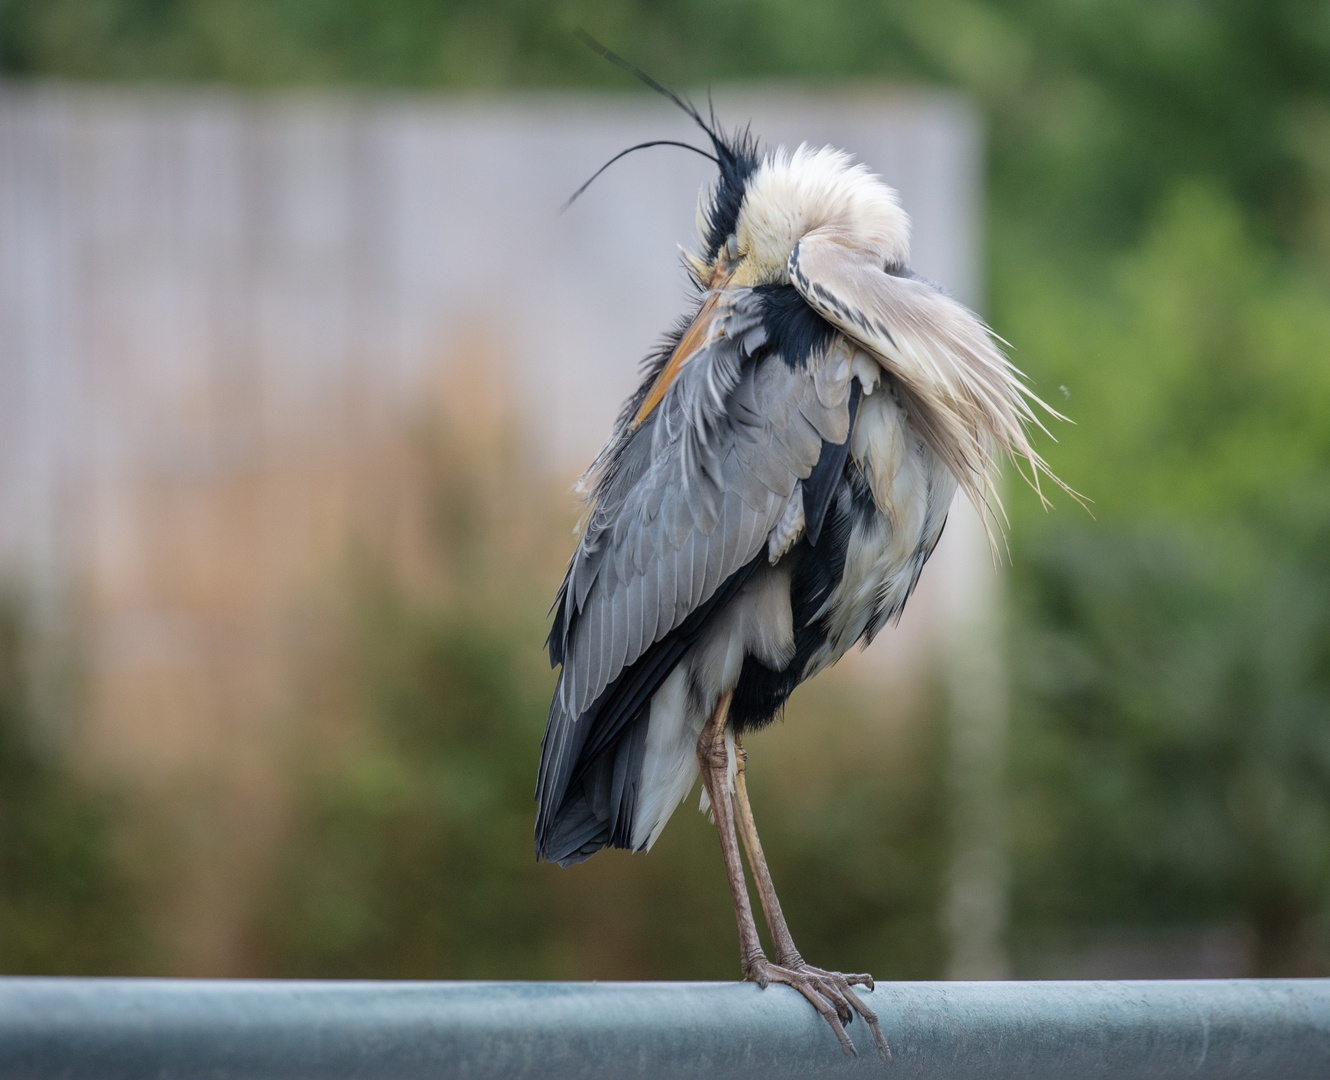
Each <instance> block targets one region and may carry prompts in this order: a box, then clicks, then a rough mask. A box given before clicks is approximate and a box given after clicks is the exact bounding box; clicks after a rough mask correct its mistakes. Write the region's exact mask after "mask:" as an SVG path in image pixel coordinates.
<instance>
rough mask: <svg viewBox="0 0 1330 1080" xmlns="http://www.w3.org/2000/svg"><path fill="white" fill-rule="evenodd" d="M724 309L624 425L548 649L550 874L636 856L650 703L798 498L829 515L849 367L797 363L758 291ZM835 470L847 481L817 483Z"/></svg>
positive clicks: (739, 294) (545, 800)
mask: <svg viewBox="0 0 1330 1080" xmlns="http://www.w3.org/2000/svg"><path fill="white" fill-rule="evenodd" d="M722 305H723V307H722V308H721V309H718V312H719V313H718V314H717V316H716V318H717V320H718V323H717V325H718V327H719V333H718V334H715V335H713V338H712V340H711V341H710V343H709V344H707V345H706V346H704V347H703V348H702V349H701V350H700V351H699V352H698V353H697V355H695V356H694V357H692V358H691V359H690V360H689V361H688V362H687V363H686V364H685V365H684V366H683V368H682V370H681V372H680V373H679V375H678V377H677V378H676V379H675V381H674V383H673V385H671V387H670V389H669V391H668V392H667V393H666V395H665V397H664V398H663V399H662V401H661V403H660V405H659V406H657V407H656V409H654V410H653V411H652V412H651V413H650V414H648V416H647V417H646V418H645V419H644V420H643V421H642V423H641V424H640V426H637V427H634V426H633V413H631V412H629V411H627V410H625V413H624V416H623V417H622V418H621V420H620V424H619V426H618V429H617V430H616V433H615V435H614V436H613V437H612V438H611V441H610V444H609V445H608V447H607V449H606V451H605V452H604V453H603V454H602V455H601V459H600V460H598V463H597V466H596V469H597V475H596V478H595V483H594V489H593V497H592V504H591V510H590V513H589V516H588V520H587V524H586V529H585V532H584V533H583V536H582V540H581V542H580V543H579V545H578V548H577V551H576V553H575V554H574V556H573V559H572V562H571V564H570V566H569V568H568V573H567V575H566V577H565V579H564V583H563V587H562V589H561V590H560V593H559V598H558V600H557V601H556V610H555V619H554V626H553V629H552V630H551V634H550V641H549V648H550V658H551V661H552V662H554V663H556V664H557V663H562V665H563V669H562V671H561V672H560V677H559V684H558V687H557V689H556V691H555V695H554V701H553V703H552V705H551V709H550V717H549V723H548V725H547V728H546V732H545V738H544V740H543V742H542V745H541V764H540V774H539V779H538V782H537V787H536V799H537V803H538V812H537V823H536V845H537V851H538V853H539V855H540V856H541V857H543V858H547V859H551V860H554V861H559V862H566V861H576V860H577V859H581V858H586V857H587V856H588V855H590V854H591V853H592V852H594V851H595V850H597V849H598V848H600V847H602V846H605V845H606V844H611V845H614V846H626V845H628V844H629V842H630V841H629V837H630V836H631V832H632V815H633V809H634V807H635V805H636V799H637V791H636V786H635V785H636V782H637V780H638V777H639V776H640V773H641V764H642V757H641V755H642V747H643V746H644V740H645V733H646V725H647V721H648V706H649V703H650V700H651V697H652V695H653V694H654V693H655V692H656V690H657V689H659V687H660V684H661V683H662V682H663V681H664V680H665V679H666V677H668V675H669V674H670V672H671V671H672V670H673V668H674V667H675V665H676V664H677V663H678V661H679V659H680V658H681V657H682V656H683V654H684V653H685V652H686V651H687V649H688V648H689V647H690V646H691V645H692V644H693V643H694V642H695V641H696V640H697V637H698V636H699V634H700V633H701V632H702V630H703V628H704V627H705V626H706V624H707V622H708V620H709V618H710V616H711V613H712V612H713V611H714V610H715V609H716V608H717V607H718V606H719V605H721V604H723V603H724V602H725V601H726V600H728V599H729V598H730V597H732V596H733V595H734V594H735V593H736V592H737V591H738V589H739V588H740V587H741V586H742V585H743V584H744V583H745V582H746V581H747V580H748V576H749V575H750V574H751V573H752V571H753V569H754V568H755V567H756V566H757V565H759V563H760V562H761V561H762V560H765V558H766V547H767V537H768V534H769V533H770V532H771V530H772V529H773V528H774V527H775V526H776V525H777V524H778V523H779V522H780V520H781V517H782V514H783V513H784V510H785V507H786V505H787V504H788V503H789V501H790V498H791V496H792V495H793V493H794V490H795V486H796V484H800V483H803V484H805V485H806V486H805V498H806V500H807V501H806V504H805V505H806V506H807V507H813V508H814V513H816V512H817V511H818V508H821V509H822V512H825V507H826V506H827V505H828V504H829V502H830V497H829V496H827V495H826V494H825V491H824V488H828V489H834V486H835V475H834V474H835V472H837V471H843V466H844V461H845V451H846V447H847V446H848V439H849V432H850V407H851V406H850V402H851V391H850V379H849V370H848V364H847V363H846V362H845V360H844V358H843V357H840V355H839V354H837V357H838V360H837V362H836V363H834V364H832V363H827V364H819V362H820V361H821V360H822V358H823V357H822V356H821V355H818V356H815V357H811V356H810V357H809V358H808V359H809V360H810V361H813V362H809V363H805V364H799V365H796V364H791V363H788V362H787V361H786V359H785V357H784V356H783V354H782V353H781V352H780V350H779V345H780V343H779V342H778V341H776V340H773V339H772V338H771V336H770V334H769V332H768V328H767V323H766V321H765V316H766V315H767V314H768V311H769V306H768V303H767V300H766V298H764V296H763V295H762V294H761V293H759V292H757V291H756V290H750V289H736V290H732V291H731V292H729V293H727V294H726V295H725V297H724V298H723V300H722ZM824 352H825V350H824ZM832 368H834V370H831V369H832ZM638 400H639V401H640V400H641V397H639V398H638ZM827 455H830V456H829V457H828V456H827ZM824 457H827V461H828V462H829V463H830V462H831V461H833V459H837V460H839V462H840V470H837V469H835V468H834V467H832V466H830V465H828V466H826V467H823V468H822V470H821V471H819V465H820V463H821V460H822V459H823V458H824ZM809 484H811V485H812V487H811V489H809V488H808V487H807V485H809ZM808 523H809V525H810V526H811V525H812V524H813V520H812V519H811V518H810V519H808ZM816 524H817V525H818V526H820V521H818V522H816Z"/></svg>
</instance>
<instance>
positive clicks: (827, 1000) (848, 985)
mask: <svg viewBox="0 0 1330 1080" xmlns="http://www.w3.org/2000/svg"><path fill="white" fill-rule="evenodd" d="M744 978H746V979H748V980H749V981H750V982H755V983H757V984H758V986H760V987H762V989H764V990H765V989H766V988H767V986H769V985H770V984H771V983H773V982H777V983H784V984H785V985H786V986H789V987H792V988H793V989H795V990H797V991H799V993H800V994H802V995H803V996H804V997H805V998H806V999H807V1000H808V1002H809V1003H810V1004H811V1005H812V1006H813V1008H815V1009H816V1010H817V1011H818V1013H819V1014H820V1015H821V1017H822V1019H823V1020H825V1021H826V1022H827V1023H828V1024H829V1025H830V1026H831V1030H832V1031H834V1032H835V1033H836V1039H837V1041H839V1042H840V1048H841V1051H842V1053H844V1054H845V1056H846V1057H858V1051H856V1050H855V1048H854V1043H853V1042H851V1041H850V1036H849V1035H848V1034H846V1031H845V1025H847V1024H850V1023H853V1022H854V1014H855V1013H858V1014H859V1015H860V1016H862V1017H863V1018H864V1023H866V1024H867V1025H868V1029H869V1031H871V1032H872V1033H873V1042H874V1044H875V1045H876V1046H877V1054H878V1057H880V1058H881V1059H882V1060H883V1061H890V1060H891V1048H890V1047H889V1046H888V1045H887V1040H886V1036H884V1035H883V1034H882V1027H881V1025H880V1024H879V1023H878V1019H877V1013H875V1012H873V1010H872V1009H870V1008H869V1007H868V1006H867V1005H866V1004H865V1003H864V1000H863V998H861V997H860V996H859V995H858V994H856V993H855V992H854V990H853V989H852V984H853V985H866V986H867V987H868V988H869V989H870V990H871V989H872V988H873V979H872V976H871V975H842V974H841V973H840V972H839V971H823V970H822V969H821V968H816V967H813V966H812V965H811V964H806V963H804V962H803V961H802V960H801V961H799V962H798V963H797V964H790V965H788V966H785V965H782V964H773V963H772V962H771V961H770V960H767V959H765V958H762V959H758V960H754V961H753V962H751V963H750V964H747V965H745V970H744Z"/></svg>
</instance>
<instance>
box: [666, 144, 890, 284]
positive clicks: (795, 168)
mask: <svg viewBox="0 0 1330 1080" xmlns="http://www.w3.org/2000/svg"><path fill="white" fill-rule="evenodd" d="M709 134H711V132H709ZM712 141H713V145H714V146H715V148H716V152H717V154H716V156H717V164H718V166H719V175H718V177H717V180H716V183H715V184H714V185H713V186H712V188H711V189H710V191H707V192H704V193H703V197H702V199H701V201H700V203H699V206H698V222H697V227H698V234H699V236H700V237H701V239H702V244H703V251H702V252H701V253H700V254H691V253H686V254H685V258H686V259H687V262H688V266H689V269H690V270H691V271H692V272H693V275H694V276H695V277H696V278H697V280H698V282H699V283H700V284H701V285H703V286H704V287H706V288H716V287H718V286H720V285H721V284H731V285H736V286H745V285H747V286H753V285H784V284H789V281H790V254H791V253H792V252H793V251H794V247H795V245H796V244H797V243H798V242H799V240H800V239H801V238H802V237H803V236H805V235H807V234H808V233H809V232H811V231H812V230H814V229H832V230H835V231H837V232H840V233H843V234H844V235H845V236H847V237H851V236H852V237H853V238H854V242H855V244H856V245H857V246H858V247H859V248H860V249H861V250H862V249H869V250H872V251H873V252H874V253H875V255H876V258H877V261H878V264H879V265H880V266H884V267H903V266H905V265H907V264H908V262H909V255H910V219H909V217H908V216H907V215H906V213H905V211H904V210H902V209H901V207H900V203H899V202H898V200H897V198H896V192H895V191H894V190H892V189H891V188H890V187H888V186H887V185H886V184H885V183H883V182H882V181H881V180H880V179H879V178H878V177H876V176H874V175H873V174H872V173H870V172H869V171H868V169H867V168H866V167H865V166H863V165H856V164H854V163H853V162H852V161H851V159H850V157H849V155H848V154H845V153H842V152H841V151H839V150H834V149H832V148H831V147H823V148H822V149H817V150H815V149H812V148H810V147H808V146H807V145H803V146H800V147H799V148H798V149H797V150H794V151H793V152H791V151H788V150H786V149H784V148H783V147H781V148H778V149H776V150H773V151H770V152H768V153H766V154H765V155H762V156H759V155H758V153H757V150H756V147H755V146H754V144H753V142H752V140H751V139H750V138H749V136H748V135H747V133H746V132H745V133H743V134H742V135H740V136H738V137H736V138H732V139H726V138H725V137H724V136H723V135H721V134H720V133H719V132H716V133H714V134H712Z"/></svg>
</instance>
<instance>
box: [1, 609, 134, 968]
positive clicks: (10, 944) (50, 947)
mask: <svg viewBox="0 0 1330 1080" xmlns="http://www.w3.org/2000/svg"><path fill="white" fill-rule="evenodd" d="M24 625H25V624H24V620H23V619H22V618H21V617H20V613H19V608H18V606H17V605H15V604H13V603H10V602H6V603H4V604H0V973H4V974H6V975H25V974H44V975H73V974H112V973H117V974H123V973H130V972H133V971H135V970H138V969H140V968H141V967H142V963H143V959H144V948H145V946H146V945H147V943H148V942H147V936H146V934H145V933H144V925H143V910H142V908H141V906H140V904H139V901H141V900H142V897H141V895H139V894H138V893H137V892H136V890H135V889H134V887H133V883H132V882H131V881H130V880H129V879H127V878H126V877H125V876H124V875H123V874H122V872H121V870H120V867H119V863H118V861H117V860H116V858H115V857H114V853H113V850H112V826H113V824H114V813H113V811H114V806H113V804H111V803H110V802H108V800H107V799H106V798H105V797H104V796H98V795H96V794H93V793H91V792H90V790H89V788H88V785H87V784H86V783H84V782H82V781H81V780H80V778H78V777H77V776H75V775H73V774H72V773H71V772H70V771H69V769H68V767H67V766H66V765H65V764H64V763H63V762H62V761H61V757H60V755H59V754H57V753H56V752H55V750H54V748H53V747H50V746H43V745H42V741H41V740H39V739H38V738H37V735H38V731H37V730H36V728H37V725H36V724H35V723H34V716H33V709H32V694H31V681H32V680H31V678H30V665H29V663H28V659H29V650H28V648H27V645H28V641H29V639H28V636H27V635H26V634H25V632H24Z"/></svg>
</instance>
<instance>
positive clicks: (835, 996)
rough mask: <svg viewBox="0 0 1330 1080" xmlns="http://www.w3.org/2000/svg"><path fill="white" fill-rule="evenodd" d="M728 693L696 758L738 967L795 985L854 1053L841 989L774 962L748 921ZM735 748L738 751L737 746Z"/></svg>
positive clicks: (755, 976)
mask: <svg viewBox="0 0 1330 1080" xmlns="http://www.w3.org/2000/svg"><path fill="white" fill-rule="evenodd" d="M730 697H731V695H730V694H729V693H726V694H722V695H721V699H720V701H718V702H717V703H716V709H715V711H714V712H713V713H712V714H711V719H710V720H708V721H707V724H706V726H705V727H704V728H703V729H702V734H701V735H699V736H698V738H697V760H698V763H699V764H700V765H701V768H702V783H703V784H705V785H706V789H707V797H708V798H710V800H711V812H712V814H713V815H714V816H715V819H716V832H718V833H719V834H720V850H721V854H722V855H724V857H725V872H726V874H727V875H728V877H729V879H730V895H731V897H732V899H733V900H734V917H735V919H736V920H737V921H738V923H739V960H740V963H741V964H742V966H743V973H744V978H745V979H748V980H750V981H752V982H755V983H757V984H758V985H759V986H761V987H762V988H763V989H764V990H765V989H766V987H767V985H768V984H769V983H773V982H781V983H785V984H786V985H788V986H792V987H794V989H796V990H798V991H799V993H801V994H803V996H804V997H805V998H807V999H808V1001H809V1002H811V1003H812V1005H813V1007H814V1008H815V1009H817V1011H818V1012H819V1013H821V1014H822V1018H823V1019H824V1020H826V1022H827V1023H828V1024H830V1025H831V1028H832V1030H833V1031H834V1032H835V1033H836V1038H837V1039H838V1040H839V1041H840V1045H841V1050H842V1051H844V1052H845V1053H846V1054H850V1055H853V1054H854V1052H855V1051H854V1043H852V1042H851V1041H850V1037H849V1036H848V1035H847V1034H845V1023H846V1022H848V1021H849V1020H850V1018H851V1017H852V1016H853V1014H852V1013H851V1012H850V1006H849V1004H848V1003H847V1002H846V1000H845V996H844V994H843V992H842V991H841V990H840V989H839V988H838V987H837V986H835V985H834V984H833V983H831V982H830V981H829V980H825V979H820V978H819V977H818V976H816V975H814V974H812V973H811V969H810V970H807V971H806V970H804V969H798V968H789V967H785V966H783V965H780V964H773V963H772V962H771V961H770V960H768V959H767V955H766V953H765V952H763V951H762V942H761V940H760V939H759V938H758V936H757V923H756V922H755V921H754V919H753V907H752V904H751V902H750V901H749V899H748V885H747V883H745V881H744V868H743V861H742V858H741V857H740V855H739V838H738V836H737V835H736V833H735V827H734V810H735V805H736V804H735V801H734V800H733V799H731V797H730V782H729V771H730V769H729V751H728V750H727V749H726V746H725V722H726V720H727V719H728V718H729V711H730ZM735 749H736V752H737V751H738V747H737V745H736V748H735ZM740 761H742V758H740ZM736 764H738V763H737V762H736ZM787 936H788V932H787ZM851 993H853V991H851ZM883 1045H885V1044H883Z"/></svg>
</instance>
